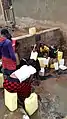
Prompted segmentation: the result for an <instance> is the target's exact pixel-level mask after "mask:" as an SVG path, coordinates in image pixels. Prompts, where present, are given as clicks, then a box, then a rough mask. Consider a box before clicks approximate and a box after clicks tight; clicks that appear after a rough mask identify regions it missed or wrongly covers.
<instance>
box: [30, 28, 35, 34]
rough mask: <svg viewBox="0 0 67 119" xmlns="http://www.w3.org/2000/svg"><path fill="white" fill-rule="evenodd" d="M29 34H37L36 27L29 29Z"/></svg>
mask: <svg viewBox="0 0 67 119" xmlns="http://www.w3.org/2000/svg"><path fill="white" fill-rule="evenodd" d="M29 34H30V35H34V34H36V28H35V27H32V28H29Z"/></svg>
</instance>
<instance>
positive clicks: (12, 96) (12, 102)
mask: <svg viewBox="0 0 67 119" xmlns="http://www.w3.org/2000/svg"><path fill="white" fill-rule="evenodd" d="M4 96H5V106H7V107H8V109H9V110H10V111H15V110H16V109H17V93H10V92H8V91H7V90H6V89H4Z"/></svg>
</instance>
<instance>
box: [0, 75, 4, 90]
mask: <svg viewBox="0 0 67 119" xmlns="http://www.w3.org/2000/svg"><path fill="white" fill-rule="evenodd" d="M3 82H4V77H3V74H2V73H0V88H3Z"/></svg>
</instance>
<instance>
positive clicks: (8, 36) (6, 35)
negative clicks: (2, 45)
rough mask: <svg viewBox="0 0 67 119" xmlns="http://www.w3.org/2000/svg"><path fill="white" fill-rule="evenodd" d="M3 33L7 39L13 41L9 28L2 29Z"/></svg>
mask: <svg viewBox="0 0 67 119" xmlns="http://www.w3.org/2000/svg"><path fill="white" fill-rule="evenodd" d="M1 35H4V36H5V37H6V38H7V39H9V40H11V41H12V36H11V34H10V33H9V31H8V30H7V29H2V30H1Z"/></svg>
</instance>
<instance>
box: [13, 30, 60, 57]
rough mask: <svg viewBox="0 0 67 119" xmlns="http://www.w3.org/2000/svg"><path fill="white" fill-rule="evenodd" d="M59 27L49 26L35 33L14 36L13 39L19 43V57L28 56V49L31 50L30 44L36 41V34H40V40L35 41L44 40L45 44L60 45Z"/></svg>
mask: <svg viewBox="0 0 67 119" xmlns="http://www.w3.org/2000/svg"><path fill="white" fill-rule="evenodd" d="M60 32H61V31H60V28H51V29H47V30H43V31H40V32H38V33H36V34H35V35H30V34H27V35H25V36H20V37H16V38H13V39H16V40H18V41H19V43H20V49H18V51H19V55H20V58H27V59H28V58H29V56H30V51H31V45H32V44H35V43H36V39H35V37H36V35H41V40H40V41H37V42H44V43H45V44H46V45H48V46H49V45H53V44H54V45H57V46H60V39H61V34H60Z"/></svg>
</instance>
